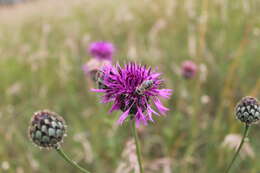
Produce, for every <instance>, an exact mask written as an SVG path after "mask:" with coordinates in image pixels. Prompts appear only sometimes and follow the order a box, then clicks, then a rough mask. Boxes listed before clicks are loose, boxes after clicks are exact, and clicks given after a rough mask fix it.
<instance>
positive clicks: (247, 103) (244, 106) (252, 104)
mask: <svg viewBox="0 0 260 173" xmlns="http://www.w3.org/2000/svg"><path fill="white" fill-rule="evenodd" d="M235 115H236V117H237V119H239V120H240V121H241V122H243V123H247V124H248V125H249V124H252V123H256V122H257V121H259V119H260V103H259V101H258V100H257V99H256V98H254V97H250V96H246V97H244V98H242V99H241V100H240V101H239V103H238V104H237V106H236V109H235Z"/></svg>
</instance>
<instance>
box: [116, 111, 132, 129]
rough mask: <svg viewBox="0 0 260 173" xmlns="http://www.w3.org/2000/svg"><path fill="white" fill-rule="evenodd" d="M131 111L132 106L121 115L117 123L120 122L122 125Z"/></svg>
mask: <svg viewBox="0 0 260 173" xmlns="http://www.w3.org/2000/svg"><path fill="white" fill-rule="evenodd" d="M129 111H130V108H129V109H128V110H127V111H125V112H124V113H123V114H122V115H121V116H120V117H119V120H117V123H118V124H120V125H122V124H123V122H124V121H125V119H126V118H127V117H128V115H129Z"/></svg>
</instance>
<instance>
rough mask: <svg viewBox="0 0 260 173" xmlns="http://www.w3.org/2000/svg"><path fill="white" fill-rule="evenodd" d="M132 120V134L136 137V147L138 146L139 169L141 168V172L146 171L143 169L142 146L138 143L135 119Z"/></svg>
mask: <svg viewBox="0 0 260 173" xmlns="http://www.w3.org/2000/svg"><path fill="white" fill-rule="evenodd" d="M131 121H132V122H131ZM131 121H130V123H131V129H132V134H133V136H134V138H135V147H136V155H137V159H138V164H139V170H140V173H143V172H144V171H143V167H142V161H141V150H140V146H139V143H138V136H137V132H136V126H135V121H134V120H131Z"/></svg>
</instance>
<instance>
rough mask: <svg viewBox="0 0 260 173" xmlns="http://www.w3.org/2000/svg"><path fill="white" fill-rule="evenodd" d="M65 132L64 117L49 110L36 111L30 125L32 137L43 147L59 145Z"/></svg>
mask: <svg viewBox="0 0 260 173" xmlns="http://www.w3.org/2000/svg"><path fill="white" fill-rule="evenodd" d="M65 132H66V125H65V121H64V119H63V118H62V117H61V116H59V115H58V114H56V113H54V112H50V111H48V110H43V111H38V112H36V113H34V115H33V117H32V119H31V122H30V126H29V137H30V139H31V140H32V142H33V143H34V144H36V145H37V146H39V147H41V148H48V149H49V148H56V147H59V146H60V143H61V142H62V140H63V137H64V136H65Z"/></svg>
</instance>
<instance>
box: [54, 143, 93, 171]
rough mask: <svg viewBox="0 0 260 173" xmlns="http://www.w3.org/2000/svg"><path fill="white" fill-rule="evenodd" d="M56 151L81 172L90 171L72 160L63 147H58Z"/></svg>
mask: <svg viewBox="0 0 260 173" xmlns="http://www.w3.org/2000/svg"><path fill="white" fill-rule="evenodd" d="M56 151H57V152H58V154H59V155H60V156H61V157H62V158H63V159H64V160H66V161H67V162H68V163H69V164H71V165H72V166H74V167H76V168H78V169H79V170H80V171H81V172H84V173H90V172H88V171H87V170H85V169H84V168H82V167H81V166H79V165H78V164H77V163H76V162H75V161H73V160H71V159H70V158H69V157H68V156H67V155H66V154H65V153H64V151H63V150H62V149H61V148H56Z"/></svg>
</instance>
